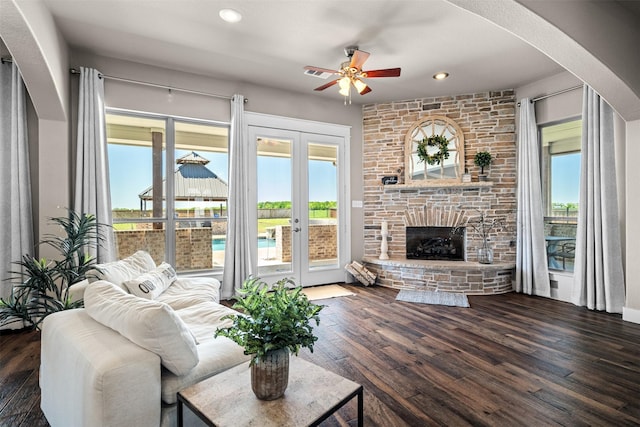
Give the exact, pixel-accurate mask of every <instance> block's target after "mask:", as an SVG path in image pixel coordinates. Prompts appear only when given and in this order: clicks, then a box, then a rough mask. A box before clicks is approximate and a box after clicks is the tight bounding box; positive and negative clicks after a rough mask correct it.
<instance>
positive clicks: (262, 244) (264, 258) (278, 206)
mask: <svg viewBox="0 0 640 427" xmlns="http://www.w3.org/2000/svg"><path fill="white" fill-rule="evenodd" d="M256 145H257V147H258V148H257V149H258V159H257V178H258V190H257V197H258V206H257V209H258V215H257V218H258V241H257V246H258V251H257V253H258V275H259V276H261V275H266V274H269V273H289V272H291V271H292V261H293V260H292V257H293V239H292V233H295V232H296V231H295V230H296V228H297V229H298V231H299V224H297V223H294V224H292V222H291V202H292V198H291V195H292V177H291V170H292V161H291V145H292V141H291V140H285V139H275V138H266V137H258V138H257V140H256ZM292 226H293V229H292Z"/></svg>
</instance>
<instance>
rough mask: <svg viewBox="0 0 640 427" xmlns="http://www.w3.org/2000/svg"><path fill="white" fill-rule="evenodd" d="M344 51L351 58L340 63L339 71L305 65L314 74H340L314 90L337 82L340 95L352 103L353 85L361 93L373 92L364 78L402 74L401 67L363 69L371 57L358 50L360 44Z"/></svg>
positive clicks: (323, 88) (319, 89)
mask: <svg viewBox="0 0 640 427" xmlns="http://www.w3.org/2000/svg"><path fill="white" fill-rule="evenodd" d="M344 53H345V55H347V58H349V60H348V61H345V62H343V63H342V64H340V69H339V70H337V71H336V70H330V69H328V68H321V67H313V66H311V65H307V66H306V67H304V69H305V70H308V71H311V72H312V74H314V73H315V74H318V73H319V74H322V73H329V74H332V75H334V74H335V75H337V76H338V78H336V79H335V80H332V81H330V82H329V83H326V84H324V85H322V86H319V87H317V88H315V89H314V90H317V91H321V90H325V89H326V88H329V87H331V86H333V85H335V84H336V83H337V84H338V86H339V87H340V91H339V93H340V95H343V96H344V97H345V101H344V102H345V104H346V103H347V97H348V98H349V103H351V87H352V86H353V87H354V88H355V90H356V91H357V92H358V93H359V94H360V95H366V94H367V93H369V92H371V87H369V85H367V84H366V83H365V82H364V81H363V80H362V79H367V78H374V77H399V76H400V68H386V69H383V70H370V71H363V70H362V66H363V65H364V63H365V61H366V60H367V59H368V58H369V53H368V52H364V51H362V50H358V46H348V47H346V48H345V49H344Z"/></svg>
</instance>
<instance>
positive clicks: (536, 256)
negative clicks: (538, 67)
mask: <svg viewBox="0 0 640 427" xmlns="http://www.w3.org/2000/svg"><path fill="white" fill-rule="evenodd" d="M539 150H540V148H539V145H538V126H537V124H536V115H535V108H534V104H533V103H532V102H531V101H530V100H529V98H524V99H522V100H520V122H519V128H518V149H517V151H518V166H517V167H518V169H517V170H518V187H517V194H518V215H517V229H518V232H517V239H516V243H517V244H516V291H517V292H522V293H526V294H529V295H540V296H546V297H548V296H550V295H551V289H550V284H549V269H548V266H547V254H546V244H545V237H544V215H543V206H542V186H541V183H540V155H539Z"/></svg>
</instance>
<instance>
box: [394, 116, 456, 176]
mask: <svg viewBox="0 0 640 427" xmlns="http://www.w3.org/2000/svg"><path fill="white" fill-rule="evenodd" d="M463 173H464V134H463V133H462V129H460V127H459V126H458V124H457V123H456V122H455V121H453V120H451V119H449V118H448V117H445V116H435V115H434V116H427V117H423V118H421V119H420V120H418V121H417V122H415V123H414V124H413V125H412V126H411V127H410V128H409V130H408V131H407V135H406V137H405V183H406V184H412V183H413V184H415V183H420V184H427V185H428V183H429V182H430V181H431V182H433V183H434V184H436V183H437V184H441V183H443V182H451V183H458V182H461V181H462V174H463Z"/></svg>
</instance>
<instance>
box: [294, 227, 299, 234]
mask: <svg viewBox="0 0 640 427" xmlns="http://www.w3.org/2000/svg"><path fill="white" fill-rule="evenodd" d="M300 230H301V228H300V227H296V228H294V229H293V231H294V232H296V233H297V232H299V231H300Z"/></svg>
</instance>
